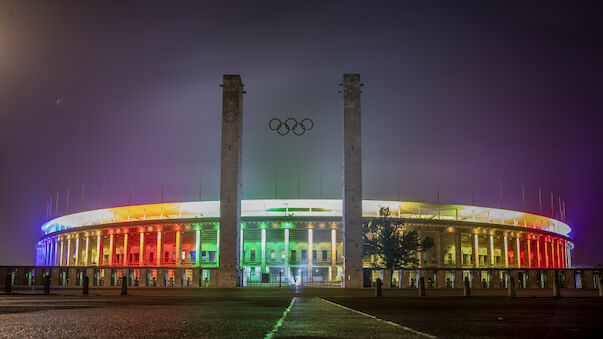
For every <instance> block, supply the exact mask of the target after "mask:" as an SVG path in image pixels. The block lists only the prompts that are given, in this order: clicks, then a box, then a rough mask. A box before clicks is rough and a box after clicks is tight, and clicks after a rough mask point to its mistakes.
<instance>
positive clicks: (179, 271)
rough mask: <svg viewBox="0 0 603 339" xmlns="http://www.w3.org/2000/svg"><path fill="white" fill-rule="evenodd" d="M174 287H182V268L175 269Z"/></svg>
mask: <svg viewBox="0 0 603 339" xmlns="http://www.w3.org/2000/svg"><path fill="white" fill-rule="evenodd" d="M174 287H182V269H180V268H176V269H174Z"/></svg>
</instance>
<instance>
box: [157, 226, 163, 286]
mask: <svg viewBox="0 0 603 339" xmlns="http://www.w3.org/2000/svg"><path fill="white" fill-rule="evenodd" d="M161 256H162V253H161V231H157V266H161ZM157 275H158V277H157V280H159V271H157Z"/></svg>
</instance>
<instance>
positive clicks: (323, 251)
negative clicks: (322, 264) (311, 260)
mask: <svg viewBox="0 0 603 339" xmlns="http://www.w3.org/2000/svg"><path fill="white" fill-rule="evenodd" d="M327 256H328V254H327V251H326V250H322V260H323V261H327Z"/></svg>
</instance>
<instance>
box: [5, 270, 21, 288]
mask: <svg viewBox="0 0 603 339" xmlns="http://www.w3.org/2000/svg"><path fill="white" fill-rule="evenodd" d="M4 277H6V276H4ZM4 277H2V278H4ZM24 282H25V267H17V268H16V269H15V282H14V284H15V286H21V285H23V283H24Z"/></svg>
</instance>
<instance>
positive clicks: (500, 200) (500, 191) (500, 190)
mask: <svg viewBox="0 0 603 339" xmlns="http://www.w3.org/2000/svg"><path fill="white" fill-rule="evenodd" d="M498 192H499V200H498V204H499V206H500V208H502V178H500V177H499V178H498Z"/></svg>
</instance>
